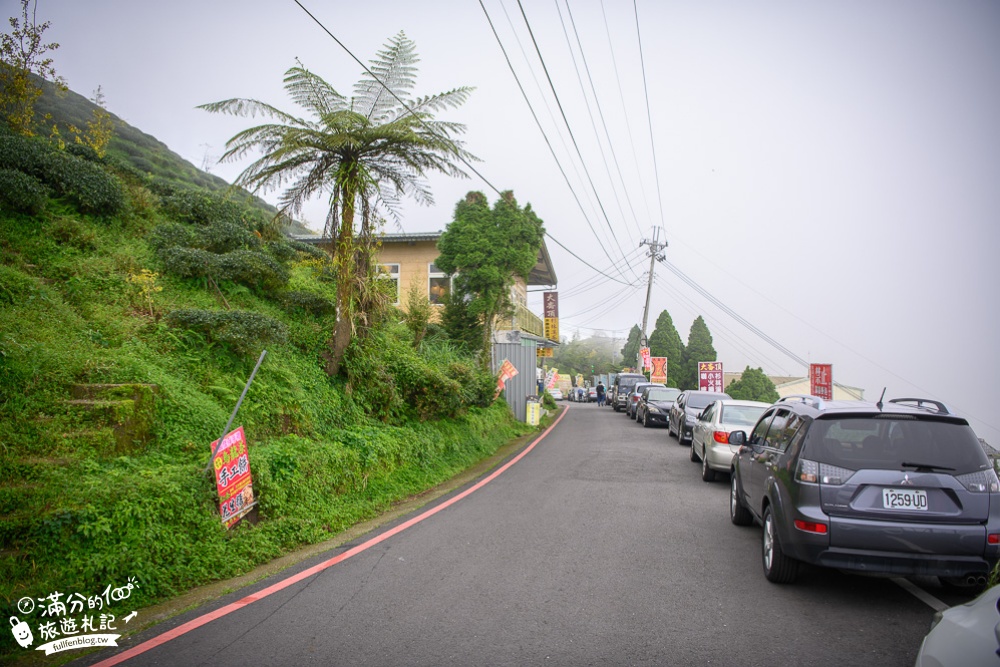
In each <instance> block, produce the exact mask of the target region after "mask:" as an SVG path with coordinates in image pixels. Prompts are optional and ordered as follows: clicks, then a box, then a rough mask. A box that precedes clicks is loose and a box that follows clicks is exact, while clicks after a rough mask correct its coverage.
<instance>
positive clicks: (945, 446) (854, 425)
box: [803, 415, 989, 475]
mask: <svg viewBox="0 0 1000 667" xmlns="http://www.w3.org/2000/svg"><path fill="white" fill-rule="evenodd" d="M804 446H805V453H803V456H805V457H806V458H809V459H814V460H818V461H820V462H821V463H829V464H831V465H835V466H840V467H843V468H849V469H851V470H861V469H865V468H867V469H877V470H903V469H907V468H914V467H916V466H921V467H923V466H926V467H928V468H940V469H946V468H950V469H951V470H945V472H949V473H951V474H954V475H961V474H964V473H968V472H975V471H977V470H982V469H983V468H984V467H989V460H988V459H987V458H986V453H985V452H984V451H983V448H982V446H981V445H980V444H979V439H978V438H976V434H975V433H974V432H973V430H972V428H970V427H969V426H968V425H966V424H957V423H955V422H948V421H939V420H932V419H921V418H916V417H910V416H905V415H904V416H893V415H879V416H877V417H845V418H835V419H817V420H816V421H815V422H813V424H812V427H811V428H810V429H809V434H808V436H807V438H806V442H805V445H804ZM904 463H907V464H910V465H909V466H903V464H904Z"/></svg>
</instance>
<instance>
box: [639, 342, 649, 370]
mask: <svg viewBox="0 0 1000 667" xmlns="http://www.w3.org/2000/svg"><path fill="white" fill-rule="evenodd" d="M639 358H640V359H642V370H644V371H648V370H649V369H650V366H651V364H650V361H649V360H650V356H649V348H648V347H641V348H639Z"/></svg>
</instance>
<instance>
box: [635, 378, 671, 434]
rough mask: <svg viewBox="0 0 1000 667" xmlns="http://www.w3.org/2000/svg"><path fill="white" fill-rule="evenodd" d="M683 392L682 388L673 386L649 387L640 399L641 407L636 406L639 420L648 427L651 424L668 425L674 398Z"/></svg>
mask: <svg viewBox="0 0 1000 667" xmlns="http://www.w3.org/2000/svg"><path fill="white" fill-rule="evenodd" d="M680 393H681V390H680V389H675V388H673V387H648V388H646V390H645V391H644V392H643V394H642V398H640V399H639V407H638V408H636V410H637V414H638V415H639V421H641V422H642V425H643V426H645V427H646V428H649V427H650V426H666V425H667V414H668V413H669V412H670V406H671V405H673V402H674V399H676V398H677V396H678V395H679V394H680Z"/></svg>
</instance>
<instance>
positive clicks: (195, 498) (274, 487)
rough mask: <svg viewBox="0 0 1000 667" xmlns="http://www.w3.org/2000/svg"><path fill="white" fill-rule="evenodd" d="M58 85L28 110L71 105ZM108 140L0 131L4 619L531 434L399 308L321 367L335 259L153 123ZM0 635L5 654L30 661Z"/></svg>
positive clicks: (81, 110)
mask: <svg viewBox="0 0 1000 667" xmlns="http://www.w3.org/2000/svg"><path fill="white" fill-rule="evenodd" d="M43 99H44V98H43ZM67 99H68V100H69V103H67V104H66V105H62V104H61V103H60V104H58V105H56V106H51V107H46V106H45V105H42V106H40V110H42V112H43V113H44V112H45V111H44V110H45V109H46V108H47V109H49V112H50V113H52V114H53V116H56V115H57V112H59V113H62V114H64V115H63V116H62V117H63V118H72V117H73V116H71V114H85V113H86V111H85V107H82V106H80V105H81V103H80V100H82V99H83V98H80V97H79V96H69V97H68V98H67ZM84 102H85V100H84ZM60 109H61V110H60ZM111 148H112V150H111V151H109V154H108V156H107V157H105V158H99V157H98V156H97V155H96V154H95V153H94V152H93V151H92V150H89V149H86V148H84V147H81V146H77V145H70V144H68V145H67V146H66V148H65V149H64V150H59V149H58V148H57V147H55V146H53V144H52V143H51V142H50V141H48V140H47V139H45V138H37V137H36V138H31V139H26V138H23V137H20V136H15V135H13V134H10V133H8V132H6V131H3V130H0V573H2V575H0V607H2V608H0V615H2V616H4V617H5V618H6V617H10V616H13V615H17V614H18V611H17V610H16V608H15V605H16V601H17V600H18V599H20V598H22V597H24V596H28V597H31V598H35V599H38V598H43V597H45V596H48V595H50V594H52V593H53V592H56V591H58V592H61V593H63V594H66V595H69V594H70V593H80V594H82V595H84V596H91V595H95V594H98V593H100V592H101V591H102V590H104V589H105V587H106V586H109V585H110V586H112V587H113V588H114V587H118V586H122V585H124V584H125V583H126V582H127V581H129V580H130V579H132V580H134V581H135V584H136V586H137V588H136V589H135V590H134V591H133V594H132V597H131V600H130V602H129V604H130V609H139V608H141V607H142V606H143V605H148V604H151V603H153V602H156V601H160V600H163V599H166V598H170V597H172V596H175V595H177V594H179V593H181V592H183V591H185V590H187V589H189V588H190V587H193V586H196V585H199V584H203V583H206V582H209V581H213V580H218V579H224V578H228V577H231V576H234V575H237V574H240V573H243V572H246V571H248V570H249V569H251V568H252V567H254V566H255V565H258V564H260V563H262V562H265V561H267V560H269V559H272V558H274V557H276V556H278V555H280V554H282V553H285V552H287V551H289V550H292V549H295V548H296V547H299V546H301V545H304V544H308V543H315V542H318V541H322V540H324V539H326V538H328V537H329V536H331V535H332V534H335V533H337V532H339V531H342V530H343V529H345V528H346V527H348V526H350V525H352V524H354V523H356V522H358V521H359V520H362V519H364V518H366V517H371V516H373V515H375V514H376V513H378V512H380V511H383V510H384V509H385V508H387V507H388V506H389V505H390V504H391V503H393V502H395V501H397V500H399V499H401V498H405V497H407V496H409V495H411V494H413V493H417V492H419V491H421V490H423V489H425V488H427V487H429V486H432V485H434V484H436V483H439V482H440V481H442V480H444V479H447V478H448V477H450V476H452V475H454V474H455V473H456V472H457V471H459V470H461V469H464V468H465V467H468V466H469V465H471V464H473V463H474V462H476V461H479V460H481V459H482V458H484V457H486V456H488V455H490V454H492V453H493V452H494V451H496V449H497V448H498V447H499V446H500V445H502V444H503V443H505V442H507V441H509V440H510V439H511V438H514V437H516V436H518V435H522V434H524V433H525V432H526V427H525V426H524V425H522V424H520V423H518V422H516V421H515V420H513V418H512V417H511V415H510V411H509V410H508V409H507V407H506V406H505V405H504V404H503V403H502V402H499V403H498V402H494V401H493V390H494V387H495V379H494V378H492V377H491V376H490V375H489V374H487V373H484V372H483V371H481V370H479V369H478V367H477V365H476V364H475V362H474V360H473V359H472V358H469V357H467V356H465V355H464V354H463V353H461V352H460V351H458V349H457V348H455V347H454V346H453V345H452V344H451V343H450V342H449V341H448V340H446V339H444V338H442V337H441V335H440V334H438V335H431V336H429V337H428V338H427V339H425V341H424V342H423V343H421V345H420V346H418V347H416V348H415V347H414V345H413V339H412V336H411V334H410V333H409V331H408V330H407V329H406V327H405V326H403V325H401V324H399V322H400V320H401V319H402V318H401V317H400V314H399V313H398V312H395V311H394V310H392V309H390V310H389V311H387V312H385V313H382V316H381V318H380V319H378V320H377V321H370V322H367V323H365V328H364V329H362V332H363V333H364V335H363V336H359V337H358V338H357V339H356V342H355V343H354V344H352V347H351V348H350V349H349V353H348V355H347V357H346V359H345V367H346V368H347V373H346V375H345V376H344V377H339V378H334V379H331V378H329V377H327V376H326V375H325V374H324V373H323V372H322V367H323V359H322V357H323V354H324V352H325V350H326V349H327V345H328V340H329V337H330V333H331V331H332V330H333V324H334V321H335V314H334V312H333V310H334V308H333V305H332V304H333V300H334V293H335V292H334V290H335V285H334V284H333V280H332V278H331V276H332V272H331V270H330V265H329V260H328V258H327V257H326V255H325V254H324V253H323V252H321V251H318V250H316V249H315V248H312V247H310V246H306V245H304V244H298V243H295V242H292V241H290V240H289V239H288V238H287V237H285V236H284V235H283V234H282V232H283V231H284V230H282V229H279V228H277V227H276V226H275V224H274V222H273V217H272V214H271V212H270V211H268V210H265V209H264V208H262V207H260V206H259V204H258V203H256V202H253V201H249V200H247V199H246V198H245V196H241V195H238V194H235V193H233V192H232V191H231V190H229V189H228V188H227V187H226V186H225V184H224V183H221V182H219V181H218V179H215V178H214V177H212V176H210V175H207V174H204V173H202V172H199V171H198V170H196V169H194V168H193V167H191V165H189V164H188V163H186V162H184V161H183V160H181V159H180V158H179V157H177V156H176V155H173V154H172V153H170V152H169V151H167V150H166V149H165V147H163V146H162V144H159V143H158V142H156V140H155V139H153V138H152V137H148V135H144V134H142V133H141V132H138V131H136V130H133V129H131V128H127V127H126V126H121V125H119V126H117V129H116V138H115V140H114V142H113V143H112V145H111ZM265 348H266V350H267V356H266V358H265V360H264V362H263V364H262V366H261V368H260V371H259V373H258V375H257V377H256V380H255V382H254V384H253V386H252V387H251V389H250V391H249V393H248V395H247V397H246V400H245V401H244V403H243V405H242V407H241V409H240V412H239V416H238V418H237V420H236V422H235V423H234V426H237V425H242V426H243V427H244V429H245V432H246V435H247V439H248V442H249V458H250V466H251V473H252V475H253V480H254V492H255V499H256V500H257V501H258V503H259V504H258V506H257V509H256V513H257V515H256V517H254V518H255V521H244V522H242V523H241V524H239V525H238V526H236V527H235V528H234V529H232V530H226V529H225V528H224V527H223V525H222V523H221V521H220V517H219V506H218V500H217V496H216V490H215V481H214V478H212V477H211V476H209V475H206V474H204V473H203V472H202V470H203V468H205V466H206V465H207V463H208V458H209V454H210V443H211V442H212V440H214V439H216V438H218V437H219V435H220V431H221V430H222V428H223V427H224V426H225V424H226V421H227V419H228V417H229V414H230V412H231V411H232V409H233V408H234V406H235V404H236V401H237V399H238V398H239V396H240V392H241V391H242V389H243V386H244V383H245V382H246V380H247V378H248V377H249V376H250V373H251V370H252V369H253V367H254V364H255V362H256V361H257V359H258V357H259V355H260V353H261V350H262V349H265ZM120 611H121V613H122V614H124V613H127V611H128V610H120ZM37 613H38V612H36V616H37ZM29 620H30V621H32V625H35V621H38V620H39V619H38V618H33V619H29ZM3 637H4V639H3V640H0V661H4V660H5V658H10V657H11V656H12V655H15V654H16V655H17V656H19V657H21V658H23V657H24V654H25V653H27V652H26V651H23V650H22V649H20V648H19V647H18V646H17V645H16V644H14V643H13V640H12V636H11V634H10V633H3ZM69 653H70V654H75V655H78V653H77V652H75V651H70V652H69ZM70 657H73V655H71V656H70ZM49 664H51V663H49Z"/></svg>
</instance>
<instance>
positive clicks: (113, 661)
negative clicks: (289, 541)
mask: <svg viewBox="0 0 1000 667" xmlns="http://www.w3.org/2000/svg"><path fill="white" fill-rule="evenodd" d="M565 407H566V409H565V410H563V411H562V414H561V415H559V417H558V418H557V419H556V420H555V421H554V422H552V424H551V425H549V427H548V428H547V429H545V430H544V431H543V432H542V434H541V435H540V436H538V437H537V438H535V441H534V442H532V443H531V444H530V445H528V446H527V447H525V448H524V450H523V451H522V452H521V453H520V454H518V455H517V456H515V457H514V458H512V459H511V460H510V461H508V462H507V463H505V464H504V465H503V466H501V467H500V468H498V469H497V470H495V471H494V472H493V473H492V474H491V475H490V476H489V477H486V478H484V479H482V480H480V481H479V482H477V483H476V484H475V485H474V486H471V487H469V488H468V489H466V490H465V491H463V492H462V493H460V494H458V495H457V496H454V497H452V498H449V499H448V500H446V501H445V502H443V503H441V504H440V505H437V506H435V507H433V508H431V509H429V510H427V511H426V512H424V513H423V514H420V515H418V516H415V517H413V518H412V519H410V520H409V521H406V522H404V523H401V524H399V525H398V526H396V527H395V528H391V529H389V530H387V531H385V532H384V533H381V534H380V535H377V536H375V537H373V538H371V539H370V540H368V541H367V542H364V543H362V544H359V545H358V546H356V547H353V548H351V549H348V550H347V551H345V552H344V553H342V554H339V555H337V556H334V557H333V558H331V559H329V560H326V561H323V562H322V563H319V564H317V565H313V566H312V567H310V568H309V569H307V570H303V571H301V572H299V573H298V574H293V575H292V576H290V577H288V578H287V579H282V580H281V581H279V582H277V583H275V584H271V585H270V586H268V587H267V588H265V589H262V590H260V591H257V592H256V593H253V594H252V595H248V596H246V597H245V598H242V599H240V600H237V601H236V602H232V603H230V604H227V605H226V606H225V607H220V608H219V609H216V610H215V611H210V612H208V613H207V614H202V615H201V616H198V617H197V618H194V619H191V620H190V621H188V622H187V623H183V624H181V625H178V626H177V627H176V628H173V629H171V630H167V631H166V632H164V633H163V634H161V635H157V636H156V637H153V638H152V639H149V640H147V641H144V642H143V643H141V644H138V645H136V646H133V647H132V648H130V649H129V650H127V651H123V652H121V653H119V654H117V655H113V656H111V657H110V658H108V659H107V660H102V661H101V662H98V663H97V664H95V665H94V667H111V666H112V665H117V664H119V663H122V662H125V661H126V660H129V659H131V658H134V657H136V656H138V655H141V654H143V653H145V652H146V651H149V650H151V649H154V648H156V647H157V646H161V645H163V644H166V643H167V642H169V641H170V640H171V639H176V638H177V637H180V636H181V635H185V634H187V633H189V632H191V631H192V630H195V629H196V628H200V627H201V626H203V625H206V624H208V623H211V622H212V621H214V620H216V619H217V618H222V617H223V616H227V615H229V614H231V613H233V612H234V611H236V610H238V609H242V608H243V607H246V606H247V605H250V604H253V603H254V602H257V601H259V600H262V599H264V598H266V597H267V596H269V595H271V594H272V593H277V592H278V591H280V590H283V589H285V588H288V587H289V586H291V585H292V584H296V583H298V582H300V581H302V580H303V579H308V578H309V577H311V576H313V575H314V574H317V573H319V572H322V571H323V570H325V569H327V568H329V567H333V566H334V565H336V564H337V563H340V562H342V561H345V560H347V559H348V558H350V557H351V556H355V555H357V554H359V553H361V552H362V551H365V550H367V549H370V548H371V547H373V546H375V545H376V544H379V543H380V542H383V541H385V540H387V539H389V538H390V537H392V536H393V535H396V534H398V533H401V532H403V531H404V530H406V529H407V528H409V527H410V526H414V525H416V524H418V523H420V522H421V521H423V520H424V519H427V518H429V517H432V516H434V515H435V514H437V513H438V512H440V511H441V510H443V509H445V508H446V507H450V506H451V505H454V504H455V503H457V502H458V501H459V500H462V499H463V498H465V497H466V496H468V495H469V494H471V493H473V492H474V491H477V490H479V489H481V488H482V487H484V486H486V485H487V484H489V483H490V482H492V481H493V480H494V479H496V478H497V477H499V476H500V475H501V474H503V472H504V471H505V470H507V469H508V468H510V467H511V466H512V465H514V464H515V463H517V462H518V461H520V460H521V459H522V458H524V457H525V455H527V453H528V452H530V451H531V450H532V449H534V448H535V445H537V444H538V443H539V442H541V441H542V439H543V438H544V437H545V436H547V435H548V434H549V432H550V431H551V430H552V429H554V428H555V427H556V425H557V424H558V423H559V422H561V421H562V418H563V417H565V416H566V412H567V411H568V410H569V406H565Z"/></svg>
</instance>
